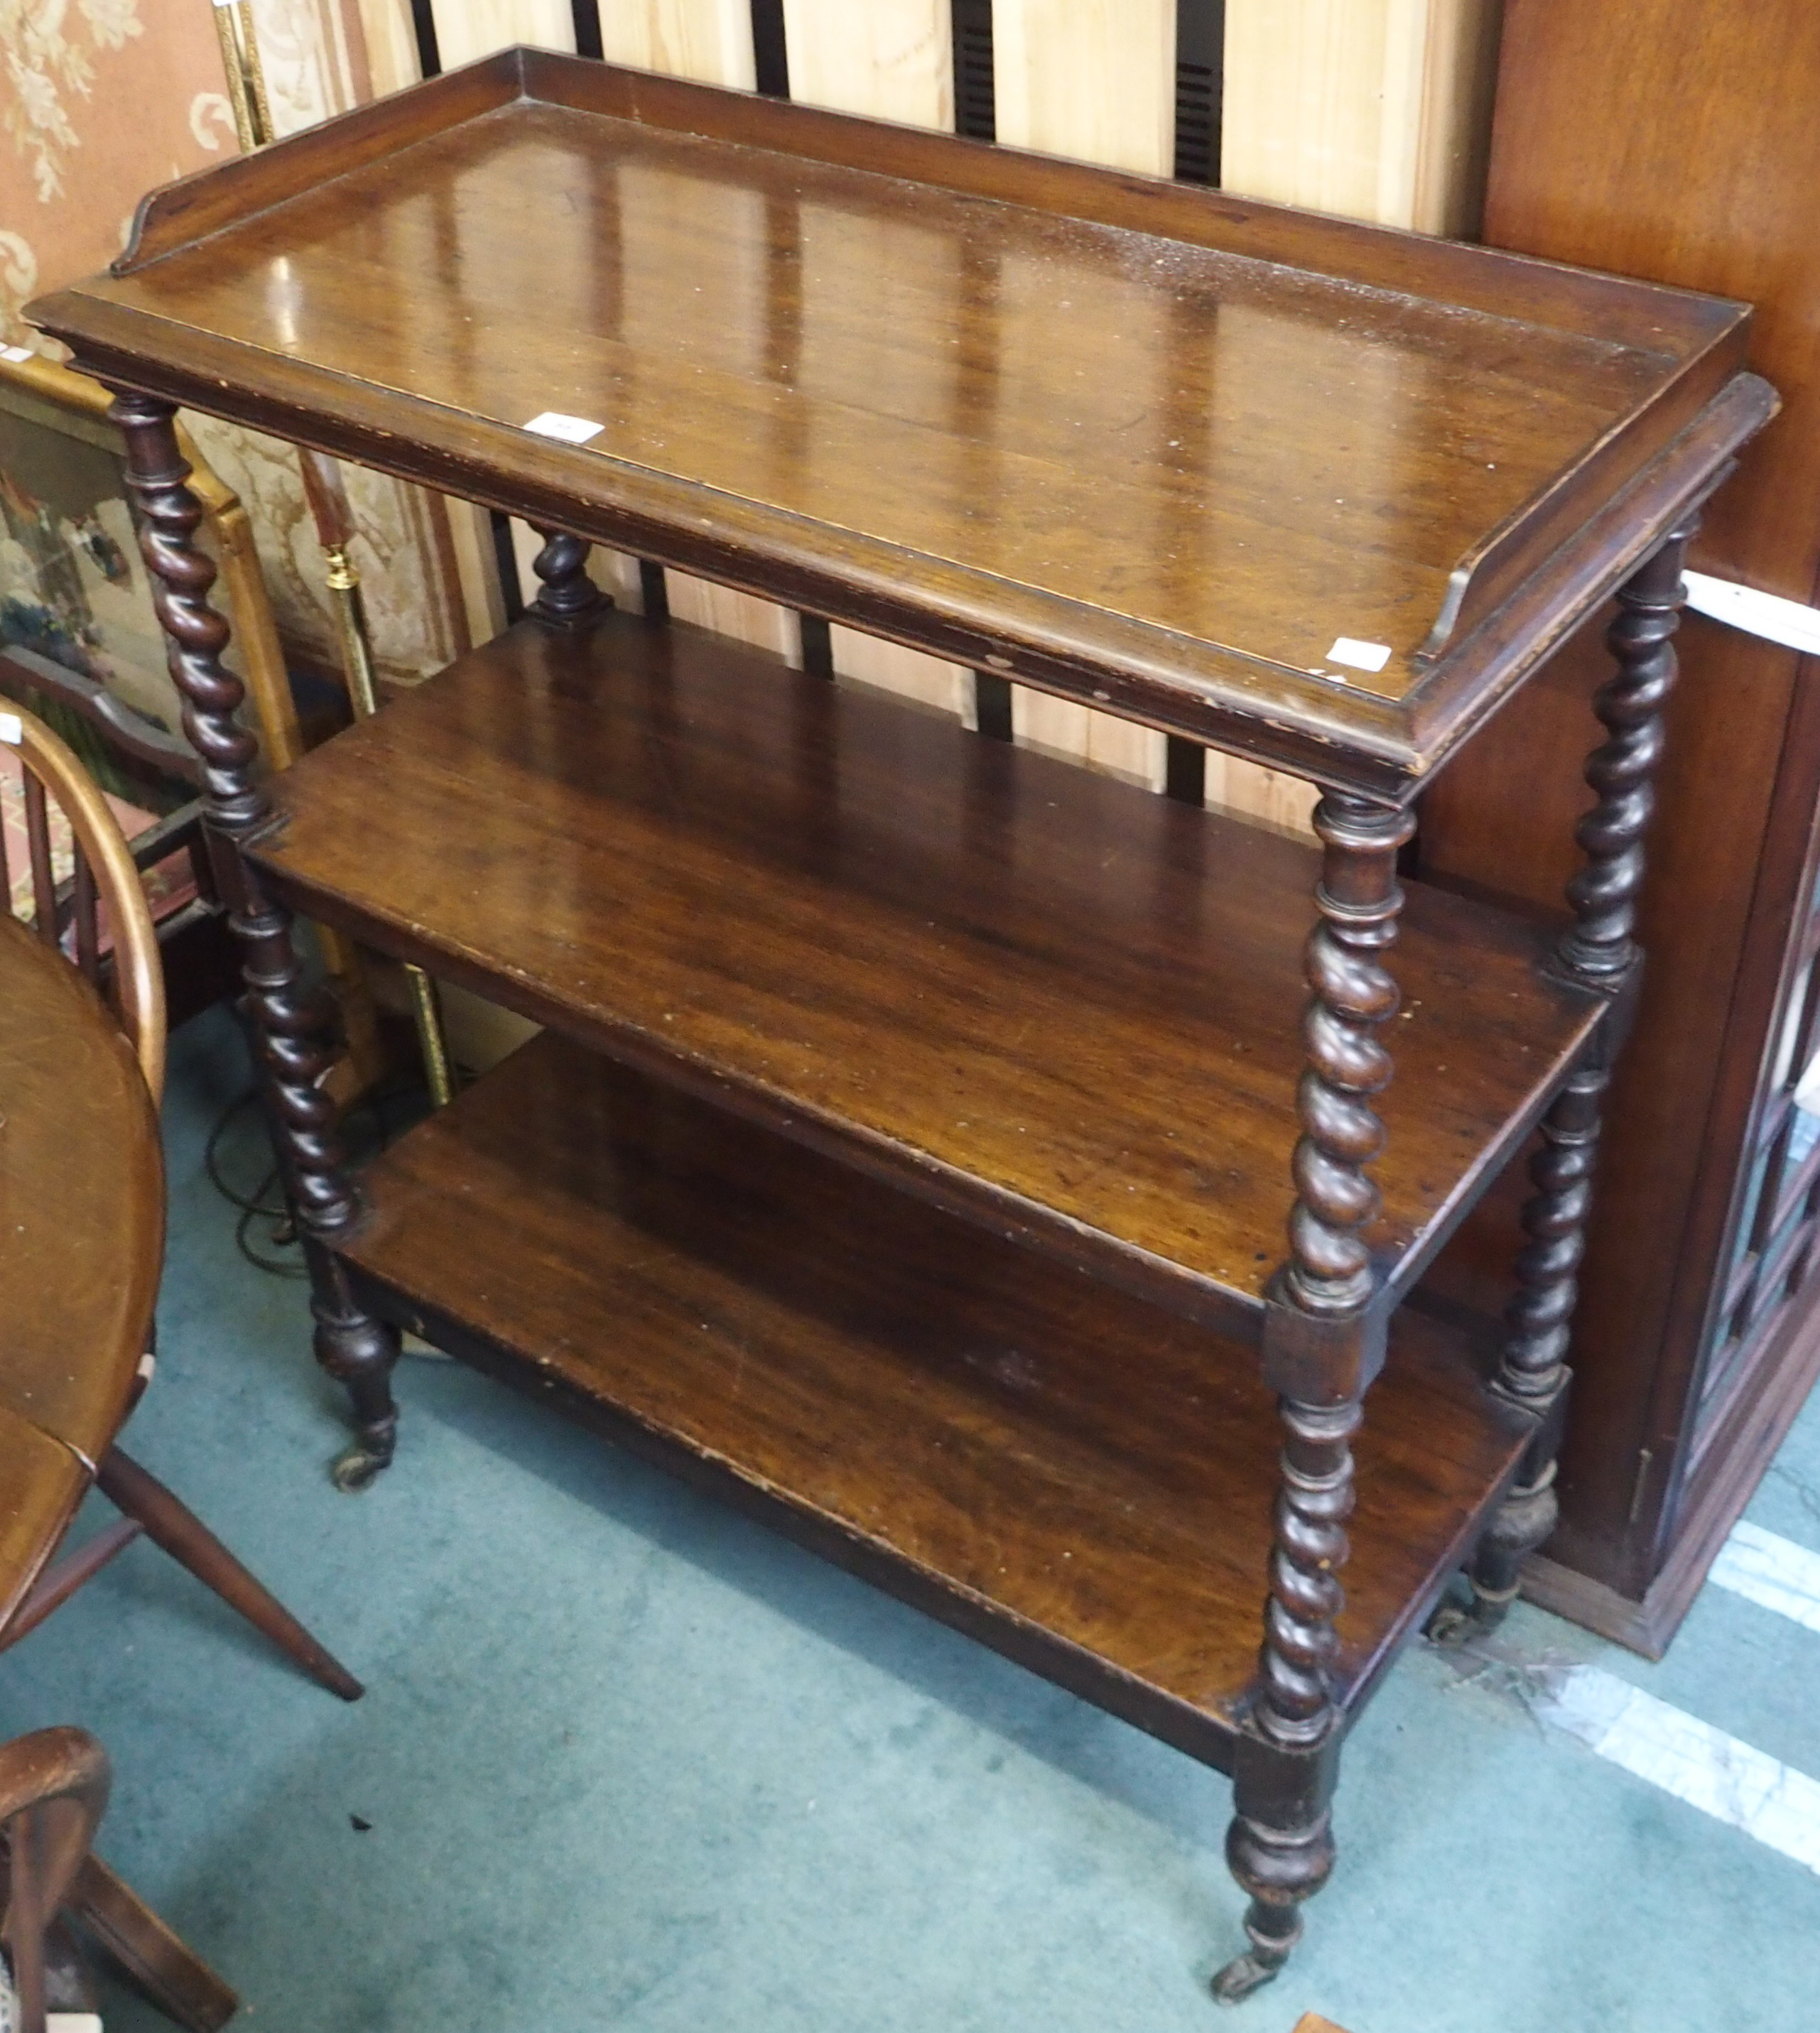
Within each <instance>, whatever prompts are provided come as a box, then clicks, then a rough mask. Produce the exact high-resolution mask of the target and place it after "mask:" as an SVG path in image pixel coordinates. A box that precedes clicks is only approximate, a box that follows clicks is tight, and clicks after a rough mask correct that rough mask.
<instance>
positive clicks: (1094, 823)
mask: <svg viewBox="0 0 1820 2033" xmlns="http://www.w3.org/2000/svg"><path fill="white" fill-rule="evenodd" d="M272 792H273V802H274V805H275V811H276V814H277V817H276V819H275V823H274V825H273V826H272V827H271V829H268V831H267V832H265V833H263V834H262V835H261V836H260V837H259V839H258V840H257V841H256V842H255V843H254V844H253V848H252V849H251V856H252V859H253V860H254V861H255V862H256V863H257V865H258V867H260V870H262V871H263V873H264V876H265V877H266V878H267V879H268V882H269V883H270V885H271V886H272V889H274V890H275V892H276V893H278V894H279V896H280V897H282V898H283V900H285V901H286V902H287V903H289V904H292V905H293V906H294V907H295V908H298V909H300V910H302V911H305V912H308V913H309V914H310V915H313V916H316V917H318V918H320V919H324V920H325V921H327V922H328V923H334V924H339V925H341V926H343V927H345V928H346V929H347V930H351V931H353V932H354V933H356V934H358V935H361V936H362V937H365V938H369V939H370V940H371V941H373V943H375V944H376V945H379V946H380V947H381V948H383V949H385V950H388V951H390V952H392V953H396V954H398V955H399V956H400V957H403V958H406V959H409V960H416V961H419V962H421V964H424V965H425V966H427V967H429V968H433V969H434V970H436V971H437V972H441V973H443V974H444V975H448V976H449V977H451V978H452V979H458V980H460V981H462V982H464V983H466V984H468V985H469V986H470V987H474V988H476V989H477V990H480V991H481V993H483V994H487V995H489V996H491V997H492V998H494V999H495V1000H496V1001H498V1002H503V1003H504V1004H507V1005H509V1006H511V1007H512V1008H514V1009H517V1010H519V1012H520V1013H522V1014H523V1015H526V1016H530V1017H531V1018H533V1019H535V1020H538V1021H540V1022H544V1023H547V1024H552V1025H553V1026H555V1027H556V1028H559V1029H560V1030H561V1031H564V1032H566V1033H567V1034H568V1035H571V1036H573V1037H575V1038H576V1039H579V1040H580V1041H582V1042H583V1043H588V1044H590V1045H591V1046H594V1047H595V1048H597V1049H599V1050H604V1051H605V1052H607V1053H608V1054H610V1055H611V1056H612V1057H614V1058H618V1059H620V1060H621V1061H624V1062H625V1063H627V1064H628V1065H632V1066H634V1067H635V1068H637V1069H640V1070H642V1071H643V1072H645V1073H648V1074H650V1075H651V1076H653V1077H656V1078H657V1079H660V1080H664V1081H665V1082H667V1083H668V1084H672V1085H676V1086H679V1087H681V1088H684V1089H686V1090H689V1091H694V1092H695V1093H696V1094H698V1095H701V1096H702V1097H703V1098H705V1099H709V1100H711V1101H713V1103H716V1104H717V1106H721V1107H725V1108H728V1109H730V1110H733V1111H735V1112H736V1113H738V1114H743V1115H744V1116H746V1117H747V1118H749V1119H751V1120H753V1121H757V1122H758V1123H760V1124H762V1125H765V1126H766V1127H768V1128H770V1129H776V1130H778V1131H781V1133H783V1134H785V1136H789V1137H792V1138H794V1139H796V1140H799V1141H800V1142H803V1143H805V1144H809V1145H811V1147H813V1148H820V1149H822V1150H824V1151H827V1152H828V1153H829V1154H830V1155H834V1156H836V1157H837V1158H839V1159H841V1160H843V1161H844V1162H845V1163H850V1164H855V1165H858V1166H861V1167H863V1169H865V1170H867V1171H869V1172H871V1174H874V1176H876V1177H879V1178H881V1179H882V1180H883V1181H886V1182H887V1183H889V1184H892V1185H897V1186H898V1187H900V1188H902V1189H906V1190H908V1191H910V1192H913V1193H916V1194H917V1195H919V1196H921V1197H923V1198H924V1199H927V1200H930V1201H932V1202H934V1203H935V1204H938V1205H942V1206H945V1207H948V1208H949V1209H950V1210H951V1211H954V1212H956V1213H958V1214H960V1215H963V1216H964V1217H966V1218H968V1219H972V1220H975V1221H978V1222H983V1224H984V1225H986V1226H988V1227H989V1228H991V1230H994V1232H996V1233H998V1234H1001V1235H1003V1236H1005V1237H1009V1238H1013V1239H1016V1240H1017V1241H1022V1242H1024V1243H1026V1244H1028V1245H1031V1246H1032V1247H1035V1248H1036V1249H1040V1250H1042V1251H1043V1252H1046V1253H1047V1254H1048V1255H1050V1256H1052V1257H1055V1258H1058V1259H1060V1260H1062V1261H1064V1262H1065V1263H1069V1264H1074V1265H1076V1266H1077V1267H1080V1268H1081V1269H1084V1270H1088V1271H1092V1272H1093V1273H1094V1274H1095V1275H1098V1276H1101V1277H1104V1278H1109V1279H1113V1280H1114V1281H1115V1282H1118V1283H1119V1284H1121V1285H1122V1286H1125V1288H1126V1289H1127V1290H1132V1291H1134V1292H1137V1293H1139V1294H1143V1295H1145V1296H1148V1297H1151V1298H1152V1299H1154V1300H1156V1301H1159V1302H1160V1303H1162V1304H1163V1305H1167V1306H1169V1307H1170V1308H1171V1309H1174V1310H1175V1311H1177V1312H1181V1313H1182V1314H1184V1315H1186V1316H1189V1317H1191V1318H1196V1319H1200V1320H1204V1321H1205V1322H1207V1323H1208V1324H1211V1325H1215V1326H1217V1327H1220V1328H1221V1329H1222V1330H1223V1331H1226V1332H1229V1333H1238V1334H1241V1335H1243V1334H1245V1333H1248V1332H1251V1333H1255V1331H1256V1325H1257V1323H1258V1321H1259V1320H1260V1319H1261V1316H1262V1312H1263V1306H1264V1292H1265V1288H1266V1286H1267V1284H1268V1280H1269V1279H1270V1277H1271V1274H1272V1273H1273V1272H1274V1271H1275V1268H1276V1267H1277V1266H1278V1264H1279V1263H1280V1262H1281V1260H1282V1258H1283V1253H1284V1249H1285V1241H1284V1232H1285V1223H1286V1219H1287V1215H1288V1213H1289V1208H1290V1197H1291V1184H1290V1171H1289V1155H1290V1147H1291V1144H1292V1143H1293V1140H1294V1125H1295V1121H1296V1115H1295V1103H1294V1091H1295V1084H1296V1081H1297V1079H1298V1075H1299V1073H1300V1072H1301V1066H1302V1064H1303V1046H1302V1043H1301V1037H1300V1034H1299V1027H1298V1023H1297V1016H1298V1013H1299V1011H1300V1010H1301V1007H1302V1005H1303V1003H1304V1002H1305V1000H1306V992H1305V989H1304V987H1303V984H1302V960H1301V952H1302V947H1303V945H1304V942H1305V938H1306V936H1307V933H1308V930H1309V926H1310V924H1311V923H1312V922H1313V891H1314V886H1315V883H1316V878H1317V876H1318V873H1319V867H1320V857H1319V854H1318V852H1317V850H1316V849H1315V848H1313V846H1312V845H1306V844H1302V843H1301V842H1299V841H1294V840H1290V839H1286V838H1282V837H1277V836H1275V835H1274V834H1271V833H1266V832H1264V831H1263V830H1261V829H1258V828H1256V827H1255V826H1250V825H1247V824H1245V823H1243V822H1238V821H1234V820H1230V819H1226V818H1222V817H1220V816H1219V815H1218V814H1214V813H1211V812H1207V811H1201V810H1199V809H1197V808H1194V807H1188V806H1185V805H1182V804H1178V803H1173V802H1171V801H1170V800H1169V799H1164V798H1160V797H1156V796H1152V795H1151V794H1150V793H1148V792H1145V791H1144V790H1142V789H1140V788H1137V787H1135V786H1133V785H1129V784H1123V783H1121V782H1118V781H1114V780H1112V779H1110V778H1107V777H1101V776H1096V775H1093V774H1091V773H1088V772H1087V771H1084V770H1082V769H1078V768H1076V767H1074V766H1071V765H1069V764H1067V763H1065V762H1057V761H1054V760H1051V759H1050V758H1047V757H1045V756H1043V755H1041V754H1033V753H1032V752H1030V751H1026V750H1022V749H1018V748H1016V747H1012V746H1010V745H1009V744H1007V743H1002V742H996V741H993V740H990V739H983V738H982V737H980V736H977V735H975V734H972V733H970V732H968V731H967V730H966V729H964V728H961V727H960V726H958V725H957V724H954V723H953V722H951V721H948V720H946V719H945V718H943V717H939V716H937V715H934V714H933V713H928V712H927V711H924V710H923V709H918V708H916V707H914V706H908V705H906V704H904V703H902V702H898V701H896V700H893V699H891V698H886V697H883V696H882V695H876V694H871V693H867V692H866V691H863V690H861V689H859V688H857V687H848V686H844V685H837V684H833V683H829V682H828V681H827V680H824V679H822V678H818V677H814V676H806V675H804V674H803V673H802V672H796V671H793V670H792V669H790V668H788V666H787V665H785V664H784V663H783V662H782V661H781V660H779V659H777V658H775V657H769V656H766V654H764V653H762V652H760V651H757V650H750V649H747V648H745V647H743V646H740V645H738V644H735V643H732V642H728V640H727V639H726V638H722V637H718V636H715V635H710V634H708V633H706V632H705V631H697V630H693V629H690V628H687V627H680V626H676V625H675V624H671V625H668V626H657V625H653V624H651V623H646V622H645V621H643V620H640V619H638V618H636V617H634V616H626V615H623V614H619V613H616V612H611V611H608V612H605V614H603V615H602V616H601V618H600V619H599V620H596V621H594V622H592V623H589V624H587V625H586V626H583V627H576V628H573V629H569V630H563V629H558V628H555V627H551V626H549V624H547V623H544V622H543V621H541V620H537V619H536V618H531V619H527V620H526V621H524V622H522V623H519V625H518V626H516V627H515V628H513V629H512V630H511V631H509V632H508V633H507V634H506V635H504V636H501V637H500V638H497V639H496V641H494V642H490V643H489V644H487V645H486V646H485V647H484V648H482V649H480V650H475V651H474V652H472V653H470V654H469V655H467V656H466V657H462V659H460V660H459V661H458V662H457V663H455V665H451V667H450V668H448V670H446V671H444V672H442V673H441V674H440V675H439V676H436V677H435V678H433V679H431V680H429V681H428V682H427V683H425V684H424V685H422V686H421V687H417V688H416V689H415V690H414V691H411V692H410V693H409V694H407V695H404V696H403V697H402V698H399V700H397V701H396V702H395V703H394V704H392V705H391V706H388V708H387V709H386V710H385V711H384V712H383V713H380V714H379V715H378V716H377V717H375V718H373V719H372V720H369V721H365V722H364V723H362V724H360V725H359V726H357V727H355V728H353V729H351V730H350V732H347V733H346V734H344V735H343V736H341V737H340V738H339V739H336V740H335V741H334V742H332V743H328V745H327V746H325V747H323V748H320V749H319V750H317V751H315V752H314V753H313V754H311V755H309V756H308V757H306V758H305V759H304V760H303V762H301V763H300V764H299V765H298V766H295V767H294V768H293V769H289V770H287V771H286V772H285V773H283V775H282V776H280V777H278V778H277V779H275V781H274V784H273V785H272ZM1549 944H1550V934H1549V932H1548V930H1547V928H1545V927H1536V926H1532V925H1530V924H1527V923H1523V922H1521V921H1519V920H1518V919H1514V918H1511V917H1509V916H1507V915H1504V914H1503V913H1500V912H1496V911H1493V910H1492V909H1489V908H1487V907H1485V906H1484V905H1481V904H1477V903H1474V902H1470V901H1468V900H1464V899H1462V898H1459V897H1453V896H1450V895H1447V894H1445V893H1442V892H1440V891H1438V890H1435V889H1430V888H1428V887H1426V886H1425V885H1421V884H1419V883H1413V884H1411V885H1410V889H1409V897H1408V902H1407V905H1406V909H1405V911H1404V913H1403V917H1402V930H1401V934H1400V937H1399V943H1398V945H1397V948H1396V950H1395V955H1394V958H1393V963H1392V964H1393V966H1394V969H1395V973H1396V975H1397V977H1398V979H1399V983H1400V984H1401V986H1402V994H1403V1009H1402V1016H1401V1017H1400V1019H1399V1020H1398V1021H1397V1022H1396V1023H1395V1024H1393V1025H1392V1026H1391V1032H1390V1035H1389V1037H1388V1040H1387V1042H1388V1043H1390V1045H1391V1048H1392V1050H1393V1051H1394V1053H1395V1058H1396V1061H1397V1077H1396V1079H1395V1081H1394V1082H1393V1083H1392V1084H1391V1088H1390V1090H1389V1091H1388V1092H1387V1095H1385V1096H1384V1103H1383V1108H1382V1113H1383V1116H1384V1123H1385V1126H1386V1129H1387V1144H1386V1148H1385V1151H1384V1156H1383V1158H1382V1159H1381V1160H1380V1162H1379V1163H1377V1164H1376V1166H1375V1167H1374V1173H1375V1176H1376V1179H1377V1181H1378V1183H1379V1185H1380V1187H1381V1189H1382V1190H1383V1193H1384V1212H1383V1216H1382V1219H1381V1220H1380V1222H1379V1223H1378V1224H1377V1225H1376V1228H1375V1230H1373V1231H1372V1234H1371V1237H1370V1240H1371V1242H1372V1247H1373V1249H1374V1251H1375V1252H1376V1254H1377V1256H1378V1257H1379V1259H1380V1262H1381V1263H1382V1264H1384V1267H1385V1268H1386V1270H1387V1273H1388V1274H1389V1275H1388V1286H1387V1291H1388V1294H1389V1295H1391V1296H1397V1295H1400V1294H1402V1292H1403V1291H1405V1290H1407V1288H1408V1286H1409V1285H1410V1283H1411V1282H1413V1280H1414V1276H1415V1275H1416V1274H1417V1271H1419V1269H1420V1267H1421V1264H1423V1263H1424V1262H1425V1261H1426V1260H1428V1258H1429V1256H1432V1252H1433V1250H1434V1249H1435V1248H1436V1247H1437V1246H1438V1245H1439V1243H1440V1241H1441V1240H1442V1239H1443V1238H1444V1236H1445V1234H1447V1232H1448V1230H1450V1229H1451V1226H1452V1225H1453V1223H1454V1222H1455V1220H1456V1219H1458V1218H1459V1215H1462V1213H1463V1212H1464V1211H1465V1210H1466V1207H1468V1206H1469V1205H1470V1204H1471V1201H1472V1200H1473V1198H1474V1196H1475V1194H1476V1193H1477V1191H1478V1190H1479V1189H1480V1188H1481V1187H1482V1186H1483V1185H1485V1184H1486V1183H1487V1182H1489V1179H1490V1178H1491V1177H1492V1176H1494V1175H1495V1174H1496V1170H1497V1168H1498V1167H1499V1166H1500V1164H1501V1163H1502V1162H1503V1161H1504V1159H1505V1158H1506V1157H1507V1155H1509V1154H1510V1152H1511V1151H1512V1150H1513V1149H1514V1148H1515V1146H1516V1145H1517V1144H1518V1143H1519V1141H1520V1140H1521V1139H1522V1136H1524V1135H1525V1134H1526V1132H1527V1130H1528V1129H1529V1128H1530V1126H1531V1125H1532V1124H1533V1122H1534V1119H1535V1118H1536V1116H1537V1114H1538V1113H1539V1111H1540V1110H1541V1107H1542V1106H1543V1104H1544V1103H1545V1099H1546V1098H1547V1096H1548V1093H1549V1091H1550V1089H1551V1085H1552V1082H1553V1081H1554V1080H1556V1076H1558V1075H1559V1074H1560V1072H1561V1070H1562V1069H1563V1067H1564V1065H1566V1064H1567V1061H1569V1060H1570V1059H1571V1058H1572V1057H1573V1055H1574V1054H1575V1052H1577V1051H1578V1050H1579V1048H1580V1047H1581V1046H1582V1045H1583V1044H1584V1043H1585V1042H1586V1039H1588V1037H1589V1036H1590V1033H1591V1031H1592V1029H1593V1025H1594V1024H1595V1023H1596V1022H1597V1018H1598V1016H1599V1013H1600V1010H1601V1007H1602V1004H1601V1001H1600V999H1599V998H1597V997H1596V996H1593V995H1592V994H1589V993H1586V991H1583V990H1576V989H1573V988H1571V987H1564V986H1563V985H1561V984H1560V983H1557V982H1556V981H1554V980H1552V979H1550V978H1549V977H1548V975H1546V974H1545V972H1544V971H1543V962H1544V960H1545V957H1546V955H1547V953H1548V949H1549Z"/></svg>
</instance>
